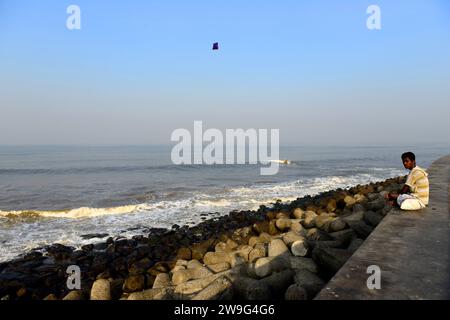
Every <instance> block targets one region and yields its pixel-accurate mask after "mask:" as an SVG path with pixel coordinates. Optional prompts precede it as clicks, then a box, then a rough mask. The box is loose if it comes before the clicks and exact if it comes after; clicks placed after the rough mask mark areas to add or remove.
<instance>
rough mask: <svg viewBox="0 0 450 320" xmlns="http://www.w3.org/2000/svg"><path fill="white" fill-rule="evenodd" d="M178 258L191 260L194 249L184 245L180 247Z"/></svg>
mask: <svg viewBox="0 0 450 320" xmlns="http://www.w3.org/2000/svg"><path fill="white" fill-rule="evenodd" d="M176 258H177V259H179V260H191V259H192V251H191V249H189V248H186V247H183V248H180V249H178V253H177V257H176Z"/></svg>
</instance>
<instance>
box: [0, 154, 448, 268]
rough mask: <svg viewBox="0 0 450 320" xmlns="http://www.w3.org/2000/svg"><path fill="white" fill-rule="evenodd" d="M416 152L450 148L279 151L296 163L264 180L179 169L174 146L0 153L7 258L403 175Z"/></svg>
mask: <svg viewBox="0 0 450 320" xmlns="http://www.w3.org/2000/svg"><path fill="white" fill-rule="evenodd" d="M409 150H411V151H414V152H415V153H416V156H417V158H418V159H417V160H418V164H419V165H420V166H422V167H425V168H427V167H428V166H429V165H430V164H431V163H432V161H434V160H436V159H437V158H439V157H440V156H443V155H446V154H448V153H449V150H450V149H449V148H448V146H427V147H411V146H402V147H281V149H280V159H289V160H290V161H292V163H290V164H286V165H280V169H279V172H278V174H277V175H273V176H261V175H260V166H259V165H173V164H172V162H171V160H170V152H171V147H170V146H133V147H130V146H127V147H120V146H117V147H106V146H103V147H86V146H85V147H81V146H0V261H5V260H9V259H12V258H15V257H16V256H18V255H20V254H22V253H24V252H26V251H27V250H29V249H33V248H36V247H41V246H44V245H47V244H51V243H61V244H65V245H72V246H75V247H79V246H81V245H84V244H88V243H93V242H97V241H102V240H104V239H105V238H103V239H101V238H93V239H85V238H84V237H82V236H83V235H86V234H95V233H103V234H108V236H113V237H116V236H125V237H130V236H133V235H136V234H142V233H143V232H146V230H148V229H149V228H151V227H164V228H170V227H171V226H172V225H173V224H178V225H185V224H187V225H195V224H197V223H199V222H201V221H202V217H204V215H205V214H207V213H214V214H215V215H217V216H219V215H223V214H227V213H229V212H230V211H232V210H234V209H237V210H247V209H257V208H258V207H259V206H260V205H261V204H265V205H270V204H271V203H273V202H275V201H276V200H277V199H281V200H283V201H290V200H294V199H296V198H298V197H302V196H305V195H308V194H310V195H313V194H317V193H320V192H323V191H327V190H332V189H335V188H339V187H341V188H345V187H350V186H353V185H356V184H365V183H369V182H373V181H380V180H384V179H386V178H389V177H394V176H398V175H404V174H406V173H407V171H406V170H405V169H404V168H403V166H402V163H401V160H400V155H401V153H402V152H404V151H409Z"/></svg>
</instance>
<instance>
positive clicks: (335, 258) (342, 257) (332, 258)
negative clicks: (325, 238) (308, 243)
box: [312, 245, 352, 276]
mask: <svg viewBox="0 0 450 320" xmlns="http://www.w3.org/2000/svg"><path fill="white" fill-rule="evenodd" d="M351 255H352V253H351V252H349V251H348V250H345V249H336V248H328V247H325V246H320V245H317V246H315V247H314V250H313V252H312V258H313V260H314V262H315V263H317V264H318V265H319V266H320V267H321V268H322V269H323V270H324V271H325V272H327V273H328V275H330V276H331V275H334V274H335V273H336V272H337V271H338V270H339V269H340V268H341V267H342V266H343V265H344V264H345V262H346V261H347V260H348V258H350V257H351Z"/></svg>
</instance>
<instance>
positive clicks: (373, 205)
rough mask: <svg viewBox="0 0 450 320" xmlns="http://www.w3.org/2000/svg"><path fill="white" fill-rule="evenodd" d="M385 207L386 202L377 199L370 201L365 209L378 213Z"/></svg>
mask: <svg viewBox="0 0 450 320" xmlns="http://www.w3.org/2000/svg"><path fill="white" fill-rule="evenodd" d="M385 205H386V200H385V199H383V198H378V199H376V200H373V201H370V202H368V203H367V204H366V208H367V209H368V210H371V211H378V210H381V209H383V208H384V206H385Z"/></svg>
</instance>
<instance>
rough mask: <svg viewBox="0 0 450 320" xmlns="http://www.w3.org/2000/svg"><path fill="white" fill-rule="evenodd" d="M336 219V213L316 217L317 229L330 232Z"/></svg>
mask: <svg viewBox="0 0 450 320" xmlns="http://www.w3.org/2000/svg"><path fill="white" fill-rule="evenodd" d="M335 219H336V215H335V214H334V213H322V214H320V215H319V216H318V217H316V227H317V228H319V229H321V230H323V231H325V232H330V225H331V222H333V221H334V220H335Z"/></svg>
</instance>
